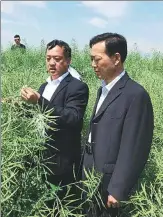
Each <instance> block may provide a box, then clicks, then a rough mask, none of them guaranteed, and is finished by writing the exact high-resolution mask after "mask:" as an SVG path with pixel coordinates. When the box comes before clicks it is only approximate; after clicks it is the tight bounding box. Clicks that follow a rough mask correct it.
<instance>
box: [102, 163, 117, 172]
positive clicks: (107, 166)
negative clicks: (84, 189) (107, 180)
mask: <svg viewBox="0 0 163 217" xmlns="http://www.w3.org/2000/svg"><path fill="white" fill-rule="evenodd" d="M114 167H115V164H104V167H103V173H104V174H109V173H113V171H114Z"/></svg>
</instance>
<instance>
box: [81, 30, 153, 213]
mask: <svg viewBox="0 0 163 217" xmlns="http://www.w3.org/2000/svg"><path fill="white" fill-rule="evenodd" d="M90 49H91V60H92V67H93V69H94V71H95V73H96V75H97V77H98V78H99V79H101V80H102V86H101V87H100V88H99V90H98V93H97V98H96V103H95V105H94V110H93V114H92V117H91V120H90V129H89V131H88V140H87V141H88V142H87V144H86V145H85V154H84V163H83V180H85V179H86V175H85V170H86V171H87V172H89V171H90V172H91V171H92V169H95V171H97V172H98V173H100V174H101V177H102V178H101V180H100V183H99V192H100V194H101V197H102V199H103V204H104V205H105V207H103V206H102V205H101V207H100V208H101V209H100V208H99V206H98V204H97V201H93V203H92V205H91V206H90V207H89V208H88V209H87V210H85V216H89V217H99V216H102V217H119V216H120V211H121V209H120V202H121V201H127V200H128V199H129V197H130V196H131V194H132V192H133V188H134V187H136V183H137V181H138V179H139V177H140V175H141V173H142V171H143V169H144V167H145V164H146V163H147V160H148V156H149V153H150V149H151V144H152V139H153V130H154V115H153V106H152V103H151V99H150V96H149V94H148V92H147V91H146V90H145V89H144V87H142V86H141V85H140V84H138V83H137V82H135V81H134V80H132V79H131V78H130V77H129V75H128V73H127V72H126V70H125V68H124V63H125V60H126V57H127V41H126V39H125V38H124V37H123V36H122V35H120V34H117V33H103V34H100V35H97V36H95V37H93V38H92V39H91V40H90Z"/></svg>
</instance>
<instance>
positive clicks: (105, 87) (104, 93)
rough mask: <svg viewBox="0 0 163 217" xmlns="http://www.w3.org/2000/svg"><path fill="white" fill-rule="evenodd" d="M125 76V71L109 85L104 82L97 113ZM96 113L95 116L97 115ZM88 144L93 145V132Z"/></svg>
mask: <svg viewBox="0 0 163 217" xmlns="http://www.w3.org/2000/svg"><path fill="white" fill-rule="evenodd" d="M124 74H125V71H123V72H121V74H119V75H118V76H117V77H116V78H115V79H114V80H113V81H111V82H110V83H109V84H106V83H105V81H102V85H101V86H102V93H101V96H100V99H99V101H98V104H97V108H96V113H97V112H98V110H99V108H100V107H101V105H102V103H103V101H104V100H105V98H106V96H107V95H108V93H109V91H110V90H111V89H112V87H113V86H114V85H115V84H116V83H117V81H119V80H120V79H121V77H122V76H123V75H124ZM96 113H95V114H96ZM88 142H90V143H91V132H90V134H89V139H88Z"/></svg>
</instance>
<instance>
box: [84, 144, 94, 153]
mask: <svg viewBox="0 0 163 217" xmlns="http://www.w3.org/2000/svg"><path fill="white" fill-rule="evenodd" d="M85 150H86V153H87V154H93V148H92V143H89V142H87V143H86V146H85Z"/></svg>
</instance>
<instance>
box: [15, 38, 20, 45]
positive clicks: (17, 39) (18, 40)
mask: <svg viewBox="0 0 163 217" xmlns="http://www.w3.org/2000/svg"><path fill="white" fill-rule="evenodd" d="M14 41H15V44H18V45H19V44H20V38H19V37H18V38H14Z"/></svg>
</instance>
